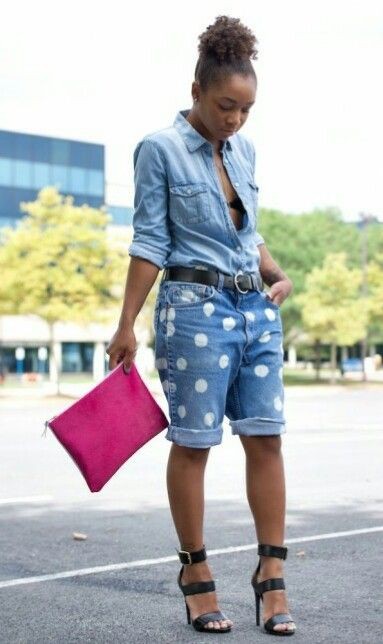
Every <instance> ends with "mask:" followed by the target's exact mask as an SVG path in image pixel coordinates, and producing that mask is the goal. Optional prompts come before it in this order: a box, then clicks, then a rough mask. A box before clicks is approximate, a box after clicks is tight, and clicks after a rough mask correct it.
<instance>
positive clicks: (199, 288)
mask: <svg viewBox="0 0 383 644" xmlns="http://www.w3.org/2000/svg"><path fill="white" fill-rule="evenodd" d="M153 328H154V331H155V359H156V367H157V369H158V374H159V377H160V380H161V383H162V388H163V391H164V394H165V396H166V398H167V402H168V405H169V414H170V424H169V426H168V429H167V433H166V435H165V438H167V439H168V440H170V441H173V442H175V443H177V444H179V445H184V446H187V447H195V448H206V447H210V446H212V445H218V444H219V443H221V440H222V422H223V418H224V415H226V416H227V417H228V419H229V422H230V425H231V430H232V433H233V434H242V435H244V436H262V435H270V434H282V433H284V432H285V431H286V429H285V419H284V416H283V406H284V388H283V329H282V321H281V315H280V308H279V306H278V305H277V304H274V303H273V302H272V301H271V300H270V299H268V298H267V296H266V293H265V292H264V291H262V290H252V291H248V292H247V293H239V292H238V291H236V290H231V289H228V288H223V287H222V279H220V281H219V283H218V285H217V286H212V285H206V284H202V283H197V282H184V281H178V280H177V281H175V280H174V281H173V280H162V282H161V283H160V287H159V291H158V295H157V300H156V305H155V311H154V318H153Z"/></svg>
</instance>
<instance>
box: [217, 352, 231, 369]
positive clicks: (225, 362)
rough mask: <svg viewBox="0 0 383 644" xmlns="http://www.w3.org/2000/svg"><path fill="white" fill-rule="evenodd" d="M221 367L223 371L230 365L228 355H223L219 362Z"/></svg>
mask: <svg viewBox="0 0 383 644" xmlns="http://www.w3.org/2000/svg"><path fill="white" fill-rule="evenodd" d="M218 364H219V366H220V367H221V369H225V367H227V365H228V364H229V356H227V355H226V353H223V354H222V355H221V357H220V359H219V361H218Z"/></svg>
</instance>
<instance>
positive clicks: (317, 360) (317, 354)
mask: <svg viewBox="0 0 383 644" xmlns="http://www.w3.org/2000/svg"><path fill="white" fill-rule="evenodd" d="M314 347H315V379H316V380H320V367H321V365H320V340H315V345H314Z"/></svg>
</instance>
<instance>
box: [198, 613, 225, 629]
mask: <svg viewBox="0 0 383 644" xmlns="http://www.w3.org/2000/svg"><path fill="white" fill-rule="evenodd" d="M221 619H227V617H226V615H224V614H223V613H222V612H221V611H220V610H216V611H214V612H212V613H202V615H198V617H196V618H195V620H194V623H195V624H201V625H202V626H203V625H205V624H208V623H209V622H219V621H220V620H221Z"/></svg>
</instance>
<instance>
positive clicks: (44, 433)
mask: <svg viewBox="0 0 383 644" xmlns="http://www.w3.org/2000/svg"><path fill="white" fill-rule="evenodd" d="M54 418H56V416H52V418H50V419H49V420H46V421H45V423H44V431H43V433H42V434H41V438H42V437H43V436H45V438H46V437H47V429H48V427H49V423H50V422H51V420H53V419H54Z"/></svg>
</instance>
